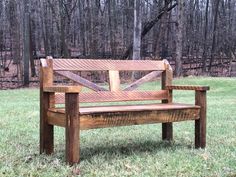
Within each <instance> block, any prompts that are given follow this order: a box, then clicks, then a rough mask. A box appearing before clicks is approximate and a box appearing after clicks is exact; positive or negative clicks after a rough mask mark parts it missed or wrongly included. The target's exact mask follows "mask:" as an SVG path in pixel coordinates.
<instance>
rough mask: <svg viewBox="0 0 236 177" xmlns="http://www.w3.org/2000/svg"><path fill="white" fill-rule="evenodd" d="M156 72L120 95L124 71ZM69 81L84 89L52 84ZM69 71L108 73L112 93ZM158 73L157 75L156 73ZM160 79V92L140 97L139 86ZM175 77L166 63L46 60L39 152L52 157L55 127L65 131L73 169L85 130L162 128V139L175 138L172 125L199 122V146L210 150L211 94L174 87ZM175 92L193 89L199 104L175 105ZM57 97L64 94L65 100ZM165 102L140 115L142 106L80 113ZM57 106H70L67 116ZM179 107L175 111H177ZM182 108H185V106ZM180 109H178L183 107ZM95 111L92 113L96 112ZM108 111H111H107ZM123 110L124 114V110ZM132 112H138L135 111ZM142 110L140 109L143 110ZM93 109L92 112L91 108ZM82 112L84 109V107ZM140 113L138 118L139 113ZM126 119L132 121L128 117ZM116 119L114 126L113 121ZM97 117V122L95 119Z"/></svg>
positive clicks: (200, 88) (42, 69)
mask: <svg viewBox="0 0 236 177" xmlns="http://www.w3.org/2000/svg"><path fill="white" fill-rule="evenodd" d="M134 69H137V70H141V71H146V70H150V71H153V72H151V73H149V74H148V75H146V76H144V77H143V78H141V79H139V80H137V81H136V82H134V83H133V84H131V85H129V86H127V87H126V88H125V89H124V90H123V91H120V88H119V86H120V80H119V71H120V70H134ZM54 70H55V72H56V73H57V74H60V75H62V76H64V77H67V78H69V79H71V80H74V81H76V82H78V83H79V86H55V85H53V72H54ZM66 70H70V71H75V70H97V71H98V70H107V71H109V79H110V82H109V86H110V87H109V88H110V91H109V92H108V91H106V89H104V88H103V87H100V86H99V85H96V84H95V83H92V82H90V81H88V80H86V79H83V78H82V77H79V76H78V75H76V74H74V73H72V72H68V71H66ZM154 70H157V71H154ZM158 75H161V83H162V85H161V87H162V90H161V91H158V92H157V91H155V92H135V91H133V90H134V89H135V88H136V87H138V86H139V85H140V84H142V83H143V82H145V81H148V80H150V79H152V78H154V77H156V76H158ZM172 77H173V72H172V69H171V66H170V65H169V63H168V62H167V61H166V60H163V61H150V60H149V61H148V60H145V61H144V60H139V61H123V60H116V61H114V60H72V59H52V58H51V57H47V59H41V66H40V153H46V154H51V153H52V152H53V149H54V138H53V127H54V125H57V126H62V127H65V136H66V155H65V156H66V161H67V162H68V163H70V164H73V163H78V162H79V160H80V155H79V154H80V146H79V141H80V130H82V129H91V128H102V127H111V126H123V125H134V124H146V123H162V139H163V140H168V141H170V140H172V139H173V126H172V122H176V121H185V120H194V121H195V147H196V148H204V147H205V146H206V91H207V90H209V87H207V86H174V85H172ZM82 86H85V87H87V88H90V89H92V90H94V91H96V92H95V93H96V95H93V93H92V94H89V93H87V94H86V93H81V89H82ZM172 90H194V91H195V105H194V106H193V107H187V106H185V105H184V104H183V105H180V106H178V105H174V104H173V105H172V97H173V96H172ZM57 93H63V94H64V95H60V94H57ZM142 99H143V100H156V99H159V100H161V102H162V104H161V105H163V106H159V107H160V109H159V108H158V107H157V109H154V108H152V107H155V105H154V106H153V105H152V106H151V105H150V106H149V105H148V106H146V107H147V108H148V107H150V110H149V109H148V110H141V109H140V108H139V107H138V106H137V108H135V111H127V110H126V111H125V112H124V114H123V112H122V109H123V108H122V107H117V109H118V111H115V112H114V111H113V112H112V113H99V112H94V113H92V112H91V111H90V112H89V111H87V112H86V111H85V113H84V115H82V113H80V107H79V102H80V101H82V102H93V101H95V102H103V101H127V100H133V101H136V100H142ZM57 103H65V111H64V112H63V111H62V110H61V109H58V108H56V106H55V105H56V104H57ZM173 106H175V108H174V107H173ZM181 106H182V107H181ZM161 107H163V108H161ZM178 107H179V108H178ZM92 109H93V108H92ZM108 109H109V108H108ZM119 109H121V110H119ZM132 109H133V108H132ZM138 109H140V110H138ZM88 110H89V108H88ZM81 111H82V108H81ZM137 111H138V114H137ZM125 116H127V117H129V118H127V119H126V118H125ZM112 117H114V119H117V120H118V121H114V120H113V119H112ZM96 118H97V119H96Z"/></svg>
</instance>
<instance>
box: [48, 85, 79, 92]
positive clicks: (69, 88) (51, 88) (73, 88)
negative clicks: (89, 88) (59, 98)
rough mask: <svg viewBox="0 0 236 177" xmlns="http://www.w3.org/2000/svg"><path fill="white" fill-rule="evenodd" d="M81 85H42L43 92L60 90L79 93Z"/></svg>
mask: <svg viewBox="0 0 236 177" xmlns="http://www.w3.org/2000/svg"><path fill="white" fill-rule="evenodd" d="M81 89H82V86H48V87H44V88H43V91H44V92H61V93H79V92H80V91H81Z"/></svg>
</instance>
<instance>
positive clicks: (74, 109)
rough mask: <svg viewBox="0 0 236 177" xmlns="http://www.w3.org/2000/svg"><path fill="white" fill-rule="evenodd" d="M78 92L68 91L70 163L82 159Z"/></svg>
mask: <svg viewBox="0 0 236 177" xmlns="http://www.w3.org/2000/svg"><path fill="white" fill-rule="evenodd" d="M78 95H79V94H78V93H66V98H65V104H66V130H65V134H66V162H68V163H69V164H70V165H72V164H74V163H78V162H79V159H80V154H79V153H80V147H79V134H80V120H79V104H78Z"/></svg>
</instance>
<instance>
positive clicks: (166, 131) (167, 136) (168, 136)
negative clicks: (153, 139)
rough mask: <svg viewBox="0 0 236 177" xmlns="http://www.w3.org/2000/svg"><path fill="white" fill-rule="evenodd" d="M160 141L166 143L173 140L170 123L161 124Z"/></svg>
mask: <svg viewBox="0 0 236 177" xmlns="http://www.w3.org/2000/svg"><path fill="white" fill-rule="evenodd" d="M162 139H163V140H167V141H171V140H173V125H172V123H171V122H169V123H162Z"/></svg>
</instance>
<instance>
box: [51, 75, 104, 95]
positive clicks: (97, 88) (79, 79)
mask: <svg viewBox="0 0 236 177" xmlns="http://www.w3.org/2000/svg"><path fill="white" fill-rule="evenodd" d="M55 72H56V73H57V74H59V75H61V76H64V77H66V78H68V79H70V80H73V81H75V82H77V83H79V84H80V85H83V86H84V87H87V88H89V89H91V90H94V91H96V92H98V91H107V89H105V88H103V87H100V86H99V85H97V84H95V83H93V82H91V81H89V80H87V79H84V78H82V77H80V76H78V75H77V74H74V73H72V72H70V71H55Z"/></svg>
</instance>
